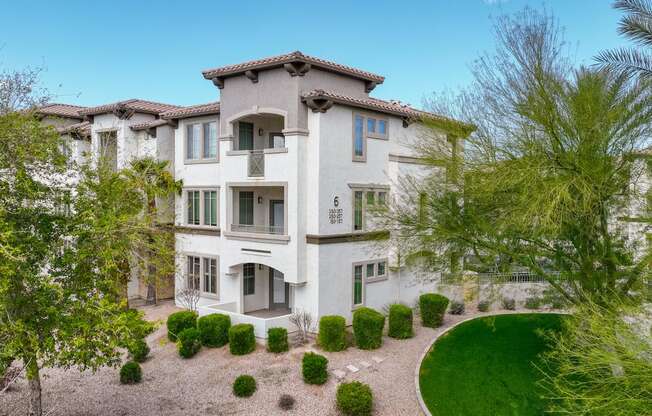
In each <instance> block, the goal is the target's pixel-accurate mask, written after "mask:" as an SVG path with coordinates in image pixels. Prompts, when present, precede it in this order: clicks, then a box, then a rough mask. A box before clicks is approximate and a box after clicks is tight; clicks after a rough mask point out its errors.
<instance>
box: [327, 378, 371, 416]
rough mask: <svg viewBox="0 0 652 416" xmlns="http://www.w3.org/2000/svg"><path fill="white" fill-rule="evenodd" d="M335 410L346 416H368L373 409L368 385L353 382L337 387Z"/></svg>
mask: <svg viewBox="0 0 652 416" xmlns="http://www.w3.org/2000/svg"><path fill="white" fill-rule="evenodd" d="M336 402H337V408H338V409H340V411H341V412H342V414H344V415H346V416H369V415H371V411H372V408H373V395H372V394H371V388H369V386H368V385H366V384H363V383H360V382H359V381H353V382H350V383H342V384H340V385H339V386H338V387H337V393H336Z"/></svg>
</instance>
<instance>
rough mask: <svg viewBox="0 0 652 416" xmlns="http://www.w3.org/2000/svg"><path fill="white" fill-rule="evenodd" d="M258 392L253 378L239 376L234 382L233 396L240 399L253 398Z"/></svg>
mask: <svg viewBox="0 0 652 416" xmlns="http://www.w3.org/2000/svg"><path fill="white" fill-rule="evenodd" d="M255 391H256V380H255V379H254V378H253V377H252V376H248V375H242V376H238V378H236V379H235V381H234V382H233V394H235V395H236V396H238V397H251V396H252V395H253V394H254V392H255Z"/></svg>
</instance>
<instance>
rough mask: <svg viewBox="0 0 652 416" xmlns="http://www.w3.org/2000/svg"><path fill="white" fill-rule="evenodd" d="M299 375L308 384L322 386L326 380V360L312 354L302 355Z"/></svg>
mask: <svg viewBox="0 0 652 416" xmlns="http://www.w3.org/2000/svg"><path fill="white" fill-rule="evenodd" d="M301 373H302V374H303V381H305V382H306V383H308V384H324V383H325V382H326V380H328V359H327V358H326V357H324V356H323V355H319V354H315V353H314V352H307V353H305V354H303V361H302V362H301Z"/></svg>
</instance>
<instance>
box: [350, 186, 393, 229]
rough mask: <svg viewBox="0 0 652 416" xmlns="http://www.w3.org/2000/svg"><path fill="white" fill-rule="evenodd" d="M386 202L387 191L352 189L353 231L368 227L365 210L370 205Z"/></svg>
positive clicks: (379, 204) (374, 205) (376, 205)
mask: <svg viewBox="0 0 652 416" xmlns="http://www.w3.org/2000/svg"><path fill="white" fill-rule="evenodd" d="M386 203H387V191H380V190H375V189H368V190H358V189H356V190H354V191H353V231H364V230H366V229H367V228H369V225H370V224H368V221H367V210H368V209H369V208H371V207H378V208H379V207H381V206H382V205H385V204H386Z"/></svg>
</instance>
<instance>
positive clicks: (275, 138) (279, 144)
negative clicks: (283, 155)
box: [267, 133, 285, 149]
mask: <svg viewBox="0 0 652 416" xmlns="http://www.w3.org/2000/svg"><path fill="white" fill-rule="evenodd" d="M267 147H269V148H270V149H282V148H284V147H285V136H284V135H283V133H269V143H268V144H267Z"/></svg>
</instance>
